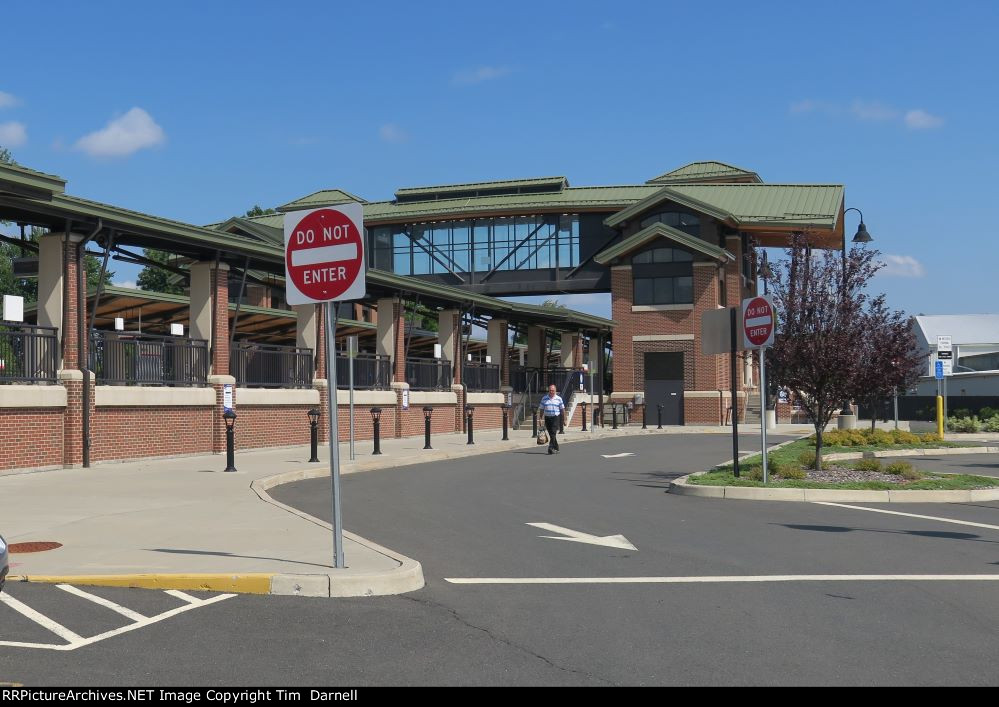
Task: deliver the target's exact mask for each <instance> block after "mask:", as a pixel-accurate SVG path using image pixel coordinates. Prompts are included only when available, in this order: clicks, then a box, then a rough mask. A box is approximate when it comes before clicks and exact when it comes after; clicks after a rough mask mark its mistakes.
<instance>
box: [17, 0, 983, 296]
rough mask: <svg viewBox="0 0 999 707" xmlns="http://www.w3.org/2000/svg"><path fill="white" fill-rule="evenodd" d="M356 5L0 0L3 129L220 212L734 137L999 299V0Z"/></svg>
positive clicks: (529, 172)
mask: <svg viewBox="0 0 999 707" xmlns="http://www.w3.org/2000/svg"><path fill="white" fill-rule="evenodd" d="M343 5H344V4H341V3H330V2H312V3H310V2H293V1H289V2H283V3H273V2H266V3H265V2H198V3H193V2H176V1H175V2H171V3H163V4H160V5H158V6H157V7H155V8H154V7H152V5H151V4H149V3H134V2H129V3H125V2H101V3H79V2H56V1H52V0H50V1H49V2H46V3H17V4H13V5H11V6H9V7H5V8H4V11H3V18H4V27H5V30H6V31H5V37H6V42H5V53H4V60H3V64H2V66H0V145H3V146H6V147H8V148H9V149H10V150H11V151H12V152H13V153H14V156H15V158H16V159H17V160H18V161H19V162H21V163H22V164H25V165H27V166H29V167H33V168H36V169H41V170H43V171H47V172H54V173H57V174H60V175H62V176H63V177H65V178H67V179H68V180H69V184H68V191H69V192H70V193H72V194H75V195H79V196H84V197H88V198H92V199H97V200H100V201H105V202H109V203H112V204H116V205H120V206H125V207H128V208H132V209H137V210H140V211H146V212H149V213H153V214H157V215H161V216H166V217H170V218H175V219H179V220H182V221H188V222H191V223H201V224H203V223H210V222H214V221H219V220H222V219H224V218H226V217H228V216H231V215H234V214H238V213H241V212H243V211H245V210H246V209H247V208H249V207H250V206H252V205H253V204H261V205H263V206H273V205H277V204H281V203H284V202H286V201H289V200H291V199H293V198H296V197H298V196H302V195H304V194H308V193H311V192H313V191H316V190H317V189H322V188H333V187H339V188H343V189H345V190H347V191H350V192H353V193H355V194H359V195H361V196H364V197H365V198H368V199H373V200H374V199H385V198H391V195H392V193H393V192H394V191H395V189H396V188H398V187H401V186H416V185H424V184H434V183H448V182H464V181H476V180H488V179H501V178H516V177H528V176H541V175H554V174H561V175H565V176H567V177H568V178H569V181H570V183H571V184H573V185H576V186H583V185H593V184H613V183H641V182H643V181H644V180H646V179H648V178H650V177H652V176H655V175H657V174H660V173H662V172H664V171H666V170H668V169H671V168H674V167H677V166H679V165H682V164H685V163H687V162H691V161H695V160H705V159H708V160H710V159H713V160H720V161H723V162H729V163H731V164H735V165H739V166H742V167H747V168H750V169H753V170H755V171H757V172H758V173H759V174H760V175H761V176H762V177H763V179H764V180H765V181H768V182H814V183H841V184H845V185H846V190H847V191H846V193H847V206H856V207H859V208H860V209H862V210H863V212H864V216H865V221H866V224H867V226H868V229H869V231H870V232H871V234H872V235H873V236H874V238H875V245H876V247H877V248H878V249H879V250H881V251H882V252H883V253H885V254H886V256H890V257H888V260H889V261H890V267H889V268H887V269H886V271H885V272H884V274H882V275H880V276H879V277H878V279H877V281H876V282H875V284H874V287H875V288H876V289H877V290H879V291H884V292H887V293H888V296H889V300H890V302H891V304H892V305H893V306H895V307H898V308H901V309H904V310H906V311H907V312H909V313H912V314H916V313H927V314H944V313H976V312H995V311H997V310H999V304H997V292H999V288H997V286H996V278H995V275H994V272H995V270H996V265H995V262H996V257H995V255H996V252H997V248H996V247H995V245H994V242H995V240H994V239H995V238H996V234H995V231H996V227H995V225H994V224H993V223H992V221H991V219H990V218H989V216H990V215H991V213H987V209H988V211H989V212H991V208H990V207H991V206H992V204H993V203H994V202H995V197H994V193H995V182H994V176H993V172H994V163H995V161H996V159H997V157H999V149H997V148H999V138H997V131H996V130H995V121H996V115H997V112H999V92H997V90H996V79H995V76H996V74H997V71H999V60H997V55H996V53H995V42H994V32H995V31H996V28H999V3H995V2H989V1H985V0H983V1H982V2H960V1H959V2H952V3H939V2H913V1H911V0H909V1H907V2H882V1H879V2H876V3H873V2H869V1H868V2H840V3H837V4H836V6H835V7H833V6H830V5H828V4H818V3H802V2H800V1H799V2H762V3H746V2H702V3H687V2H683V3H681V2H638V3H634V2H624V1H619V2H615V3H606V2H602V3H597V2H573V3H566V2H546V1H545V0H534V1H533V2H529V3H524V2H514V1H510V2H506V3H503V4H497V3H489V4H485V3H458V2H430V1H428V2H424V3H412V2H408V3H395V2H380V3H368V4H365V5H364V6H359V5H360V4H358V3H351V4H350V8H349V9H344V8H343ZM856 227H857V214H856V213H855V212H853V213H850V214H847V230H848V232H849V233H851V234H852V233H853V232H854V231H855V230H856ZM115 269H116V270H117V273H118V276H117V278H116V279H117V280H118V281H127V280H134V279H135V275H136V273H137V269H135V268H133V267H130V266H126V265H123V264H121V263H118V264H116V265H115ZM564 301H566V302H567V303H570V304H571V305H572V306H577V307H579V308H580V309H586V310H588V311H593V312H596V313H602V314H608V313H609V309H610V308H609V296H605V295H583V296H579V297H576V298H565V300H564Z"/></svg>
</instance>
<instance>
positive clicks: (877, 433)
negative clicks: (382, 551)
mask: <svg viewBox="0 0 999 707" xmlns="http://www.w3.org/2000/svg"><path fill="white" fill-rule="evenodd" d="M864 436H865V437H866V438H867V443H868V444H876V445H878V446H885V447H890V446H891V445H893V444H895V438H894V437H892V434H891V432H889V431H888V430H867V431H866V433H865V434H864Z"/></svg>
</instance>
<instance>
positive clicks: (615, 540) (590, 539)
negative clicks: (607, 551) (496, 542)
mask: <svg viewBox="0 0 999 707" xmlns="http://www.w3.org/2000/svg"><path fill="white" fill-rule="evenodd" d="M527 525H530V526H533V527H535V528H541V530H548V531H550V532H552V533H558V534H559V535H564V536H568V537H557V536H554V535H541V536H539V537H542V538H549V539H551V540H568V541H569V542H574V543H586V544H587V545H603V546H604V547H618V548H621V549H622V550H634V551H635V552H638V548H637V547H635V546H634V545H632V544H631V543H630V542H628V538H626V537H624V536H623V535H607V536H604V537H600V536H599V535H590V534H589V533H581V532H579V531H578V530H570V529H569V528H562V527H560V526H557V525H552V524H551V523H528V524H527Z"/></svg>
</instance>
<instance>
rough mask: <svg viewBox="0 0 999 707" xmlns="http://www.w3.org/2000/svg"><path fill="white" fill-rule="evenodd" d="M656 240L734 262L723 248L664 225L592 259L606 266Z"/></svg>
mask: <svg viewBox="0 0 999 707" xmlns="http://www.w3.org/2000/svg"><path fill="white" fill-rule="evenodd" d="M656 238H666V239H669V240H671V241H673V242H675V243H679V244H680V245H682V246H685V247H687V248H690V249H691V250H696V251H697V252H699V253H703V254H704V255H707V256H709V257H711V258H714V259H715V260H718V261H720V262H725V261H726V260H735V256H734V255H732V254H731V253H730V252H728V251H727V250H725V249H724V248H719V247H718V246H716V245H712V244H711V243H708V242H707V241H703V240H701V239H700V238H698V237H697V236H692V235H690V234H689V233H684V232H683V231H680V230H678V229H676V228H673V227H672V226H667V225H666V224H664V223H654V224H652V225H651V226H648V227H646V228H643V229H642V230H641V231H639V232H638V233H635V234H634V235H631V236H628V237H627V238H625V239H624V240H622V241H620V242H619V243H615V244H614V245H612V246H611V247H609V248H605V249H604V250H602V251H600V252H599V253H597V254H596V255H595V256H593V259H594V260H595V261H597V262H598V263H600V264H601V265H608V264H609V263H611V262H612V261H614V260H616V259H617V258H620V257H621V256H622V255H625V254H627V253H630V252H631V251H633V250H635V249H636V248H639V247H641V246H643V245H645V244H646V243H648V242H650V241H653V240H655V239H656Z"/></svg>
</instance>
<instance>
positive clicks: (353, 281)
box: [284, 204, 365, 304]
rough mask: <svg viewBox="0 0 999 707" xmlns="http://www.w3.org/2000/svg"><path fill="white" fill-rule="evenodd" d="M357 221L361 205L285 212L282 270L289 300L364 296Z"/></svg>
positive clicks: (361, 239) (361, 245) (361, 241)
mask: <svg viewBox="0 0 999 707" xmlns="http://www.w3.org/2000/svg"><path fill="white" fill-rule="evenodd" d="M362 221H363V211H362V207H361V205H360V204H341V205H339V206H330V207H326V208H322V209H314V210H311V211H294V212H291V213H287V214H285V217H284V251H285V259H284V273H285V283H286V290H287V292H286V299H287V301H288V304H310V303H313V302H331V301H338V300H352V299H360V298H362V297H364V295H365V281H364V226H363V223H362Z"/></svg>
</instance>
